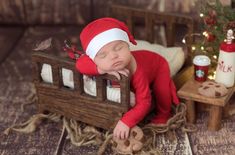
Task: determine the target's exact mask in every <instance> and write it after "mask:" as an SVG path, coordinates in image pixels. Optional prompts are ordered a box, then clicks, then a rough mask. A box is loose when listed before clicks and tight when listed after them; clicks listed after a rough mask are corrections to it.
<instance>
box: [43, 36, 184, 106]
mask: <svg viewBox="0 0 235 155" xmlns="http://www.w3.org/2000/svg"><path fill="white" fill-rule="evenodd" d="M130 49H131V51H133V50H140V49H145V50H150V51H153V52H156V53H158V54H160V55H161V56H163V57H164V58H165V59H166V60H167V61H168V63H169V67H170V72H171V76H174V75H175V74H176V73H177V72H178V71H179V70H180V68H181V67H182V65H183V64H184V60H185V58H184V52H183V49H182V48H181V47H169V48H166V47H164V46H161V45H158V44H150V43H149V42H147V41H142V40H137V46H134V45H130ZM41 77H42V80H43V81H44V82H46V83H53V77H52V68H51V65H49V64H43V65H42V70H41ZM62 78H63V84H64V86H66V87H69V88H71V89H73V88H74V81H73V72H72V71H71V70H69V69H66V68H62ZM83 80H84V91H85V93H87V94H89V95H92V96H96V83H95V80H92V79H91V78H89V77H88V76H86V75H84V76H83ZM106 89H107V99H108V100H111V101H114V102H118V103H120V88H112V87H110V86H107V88H106ZM134 102H135V96H134V93H133V92H130V103H131V104H134Z"/></svg>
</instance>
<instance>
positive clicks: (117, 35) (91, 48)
mask: <svg viewBox="0 0 235 155" xmlns="http://www.w3.org/2000/svg"><path fill="white" fill-rule="evenodd" d="M116 40H122V41H125V42H127V43H129V37H128V35H127V33H126V32H125V31H123V30H121V29H119V28H113V29H110V30H107V31H104V32H102V33H100V34H98V35H96V36H95V37H94V38H93V39H92V40H91V41H90V43H89V44H88V46H87V49H86V54H87V55H88V56H89V57H90V58H91V59H92V60H94V58H95V56H96V54H97V53H98V51H99V50H100V49H101V48H102V47H103V46H104V45H106V44H108V43H110V42H112V41H116Z"/></svg>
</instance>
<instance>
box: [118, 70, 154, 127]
mask: <svg viewBox="0 0 235 155" xmlns="http://www.w3.org/2000/svg"><path fill="white" fill-rule="evenodd" d="M132 86H133V88H134V90H135V100H136V103H135V106H134V107H133V108H132V109H130V110H129V111H128V112H127V113H125V114H124V115H123V117H122V119H121V121H122V122H123V123H125V124H126V125H127V126H129V127H130V128H131V127H133V126H135V125H136V124H137V123H139V122H140V121H141V120H142V119H143V118H144V117H145V116H146V114H147V113H148V112H149V109H150V107H151V93H150V89H149V83H148V81H147V80H146V78H145V77H144V76H143V75H140V74H139V75H135V79H132Z"/></svg>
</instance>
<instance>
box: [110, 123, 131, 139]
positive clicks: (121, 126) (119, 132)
mask: <svg viewBox="0 0 235 155" xmlns="http://www.w3.org/2000/svg"><path fill="white" fill-rule="evenodd" d="M129 132H130V128H129V127H128V126H127V125H126V124H125V123H123V122H122V121H118V123H117V125H116V127H115V128H114V130H113V136H114V137H115V138H119V139H127V138H128V137H129Z"/></svg>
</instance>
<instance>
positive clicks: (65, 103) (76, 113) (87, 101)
mask: <svg viewBox="0 0 235 155" xmlns="http://www.w3.org/2000/svg"><path fill="white" fill-rule="evenodd" d="M112 11H113V13H114V14H116V15H119V16H125V17H127V18H126V19H127V23H128V26H130V27H131V30H133V28H132V27H133V25H132V23H133V21H132V19H134V17H136V16H139V17H142V18H144V21H145V26H146V27H147V28H146V29H145V30H146V31H147V33H146V34H147V35H146V36H147V39H146V40H148V41H150V42H152V41H153V40H152V39H153V36H151V34H152V33H150V31H151V30H152V29H153V24H154V23H155V22H154V21H155V20H156V19H157V20H158V22H159V21H160V19H161V21H167V32H168V33H167V38H169V37H172V36H171V35H174V26H172V25H174V24H175V23H177V22H178V23H181V24H182V23H184V24H186V25H187V26H188V29H189V30H188V33H192V32H193V30H192V29H193V25H192V20H191V19H190V18H188V17H182V16H177V15H168V14H162V13H154V12H148V11H145V10H140V9H133V8H129V7H121V6H112ZM156 17H159V18H156ZM152 35H153V34H152ZM167 41H168V42H169V45H173V40H172V39H169V40H167ZM190 55H191V53H190V52H189V54H188V57H187V59H188V61H191V57H190ZM188 61H187V60H186V61H185V62H186V65H185V66H184V68H183V69H182V70H181V71H180V73H178V74H177V75H176V76H175V77H174V81H175V83H176V86H177V87H178V88H179V87H180V86H181V85H182V84H183V83H184V82H185V81H186V80H187V79H188V78H190V77H191V76H190V75H191V74H192V69H191V67H189V65H188ZM32 63H33V77H34V83H35V86H36V90H37V96H38V103H37V105H38V110H39V112H45V111H50V112H54V113H58V114H61V115H63V116H66V117H68V118H73V119H75V120H79V121H82V122H85V123H88V124H91V125H94V126H96V127H100V128H104V129H110V128H113V127H115V125H116V123H117V121H118V120H119V119H120V118H121V117H122V115H123V114H124V113H125V112H127V111H128V108H129V105H130V79H129V78H127V77H125V76H122V77H121V80H120V81H117V79H116V78H114V77H113V76H110V75H100V76H96V77H95V78H96V92H97V95H96V96H92V95H89V94H87V93H85V91H84V82H83V75H82V74H80V73H79V72H78V71H77V70H76V69H75V62H74V61H72V60H71V59H66V58H60V57H57V56H54V55H49V54H46V53H43V52H34V53H33V54H32ZM43 64H48V65H50V66H51V72H52V79H53V83H46V82H45V81H43V80H42V76H41V70H42V66H43ZM63 68H64V69H69V70H71V71H72V73H73V81H74V88H68V87H66V86H64V84H63V77H62V69H63ZM107 80H112V81H116V82H118V83H119V84H120V94H121V95H120V103H117V102H113V101H110V100H108V99H107V95H106V94H107V91H106V87H107Z"/></svg>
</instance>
